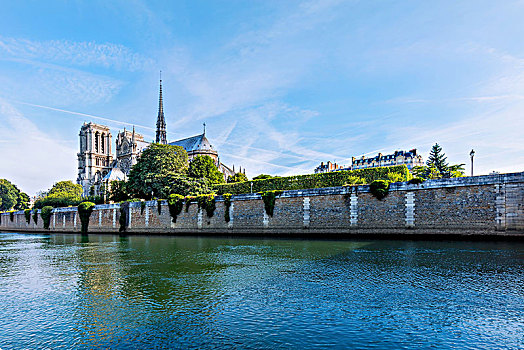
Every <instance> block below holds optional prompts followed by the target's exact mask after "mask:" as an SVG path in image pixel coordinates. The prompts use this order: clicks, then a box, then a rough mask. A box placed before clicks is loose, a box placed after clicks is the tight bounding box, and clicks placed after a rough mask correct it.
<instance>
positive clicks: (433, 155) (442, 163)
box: [426, 143, 448, 174]
mask: <svg viewBox="0 0 524 350" xmlns="http://www.w3.org/2000/svg"><path fill="white" fill-rule="evenodd" d="M446 159H448V157H446V154H445V153H444V152H442V147H440V145H439V144H438V143H436V144H435V145H434V146H433V147H432V148H431V152H430V153H429V158H428V160H427V162H426V165H427V166H428V167H429V168H436V169H437V170H438V171H439V172H440V173H441V174H446V173H447V172H448V162H446Z"/></svg>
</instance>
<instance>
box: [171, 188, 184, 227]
mask: <svg viewBox="0 0 524 350" xmlns="http://www.w3.org/2000/svg"><path fill="white" fill-rule="evenodd" d="M167 206H168V208H169V214H170V215H171V220H172V221H173V223H176V219H177V217H178V215H180V213H181V212H182V208H183V207H184V196H181V195H179V194H171V195H169V198H168V199H167Z"/></svg>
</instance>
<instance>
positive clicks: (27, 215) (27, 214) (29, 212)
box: [24, 209, 31, 224]
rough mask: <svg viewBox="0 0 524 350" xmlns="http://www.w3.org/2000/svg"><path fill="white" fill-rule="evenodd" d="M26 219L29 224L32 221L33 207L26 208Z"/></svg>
mask: <svg viewBox="0 0 524 350" xmlns="http://www.w3.org/2000/svg"><path fill="white" fill-rule="evenodd" d="M24 215H25V221H26V222H27V223H28V224H29V223H30V222H31V209H25V210H24Z"/></svg>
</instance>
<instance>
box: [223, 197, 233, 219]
mask: <svg viewBox="0 0 524 350" xmlns="http://www.w3.org/2000/svg"><path fill="white" fill-rule="evenodd" d="M232 196H233V195H232V194H231V193H224V194H223V195H222V197H223V198H224V207H225V209H224V219H225V220H226V222H229V221H230V220H231V217H230V216H229V208H230V207H231V197H232Z"/></svg>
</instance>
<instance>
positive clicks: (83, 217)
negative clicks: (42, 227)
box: [35, 202, 95, 233]
mask: <svg viewBox="0 0 524 350" xmlns="http://www.w3.org/2000/svg"><path fill="white" fill-rule="evenodd" d="M93 209H95V203H93V202H82V203H80V205H78V216H79V217H80V222H81V223H82V227H81V232H82V233H87V230H88V229H89V218H90V217H91V213H92V212H93ZM35 222H36V220H35Z"/></svg>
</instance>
